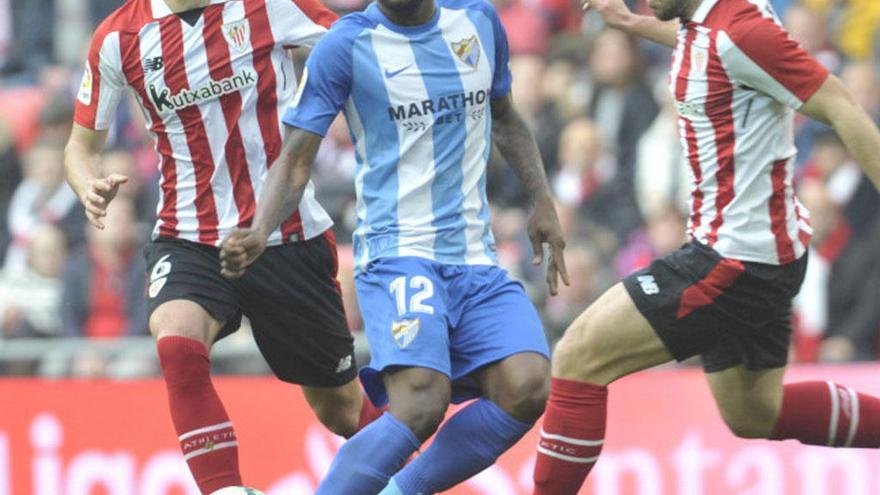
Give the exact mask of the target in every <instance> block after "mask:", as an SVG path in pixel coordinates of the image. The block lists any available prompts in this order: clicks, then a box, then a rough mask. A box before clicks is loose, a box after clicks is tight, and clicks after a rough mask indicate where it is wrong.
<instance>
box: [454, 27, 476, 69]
mask: <svg viewBox="0 0 880 495" xmlns="http://www.w3.org/2000/svg"><path fill="white" fill-rule="evenodd" d="M451 46H452V51H453V52H454V53H455V55H456V56H457V57H458V58H459V60H461V61H462V62H464V63H466V64H468V65H470V66H471V67H473V68H474V69H476V68H477V65H478V64H479V63H480V41H479V40H477V36H476V35H474V36H471V37H470V38H465V39H463V40H461V41H453V42H452V45H451Z"/></svg>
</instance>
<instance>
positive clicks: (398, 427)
mask: <svg viewBox="0 0 880 495" xmlns="http://www.w3.org/2000/svg"><path fill="white" fill-rule="evenodd" d="M420 444H421V442H419V440H418V439H417V438H416V436H415V435H414V434H413V432H412V431H411V430H410V429H409V428H408V427H407V426H406V425H405V424H403V423H401V422H400V421H398V420H397V418H395V417H394V416H392V415H391V413H388V412H386V413H385V414H383V415H382V416H381V417H379V419H377V420H376V421H373V422H372V423H370V424H369V425H367V426H366V427H365V428H364V429H363V430H361V431H359V432H358V433H357V434H356V435H355V436H353V437H351V438H350V439H348V441H347V442H345V444H344V445H343V446H342V448H341V449H339V452H338V453H337V454H336V457H335V458H334V459H333V464H331V465H330V471H329V472H328V473H327V476H326V477H325V478H324V481H322V482H321V485H320V486H318V491H316V492H315V495H341V494H345V495H376V493H378V492H379V491H380V490H381V489H382V487H384V486H385V485H386V484H387V483H388V479H389V478H391V476H392V475H393V474H394V473H396V472H397V470H398V469H400V466H401V465H403V463H404V461H406V459H407V458H409V456H410V455H412V453H413V452H415V451H416V449H418V448H419V445H420Z"/></svg>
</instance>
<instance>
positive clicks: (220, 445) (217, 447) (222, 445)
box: [183, 440, 238, 461]
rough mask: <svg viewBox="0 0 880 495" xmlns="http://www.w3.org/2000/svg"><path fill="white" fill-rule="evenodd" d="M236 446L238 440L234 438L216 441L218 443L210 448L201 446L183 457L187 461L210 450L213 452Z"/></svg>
mask: <svg viewBox="0 0 880 495" xmlns="http://www.w3.org/2000/svg"><path fill="white" fill-rule="evenodd" d="M237 446H238V442H237V441H234V440H233V441H231V442H223V443H218V444H214V445H213V446H212V447H211V448H201V449H198V450H193V451H192V452H189V453H187V454H184V456H183V458H184V459H186V460H187V461H188V460H190V459H192V458H193V457H198V456H200V455H204V454H210V453H211V452H214V451H216V450H221V449H228V448H229V447H237Z"/></svg>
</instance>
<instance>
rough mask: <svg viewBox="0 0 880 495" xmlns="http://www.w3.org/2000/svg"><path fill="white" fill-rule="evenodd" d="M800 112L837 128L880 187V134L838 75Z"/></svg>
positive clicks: (820, 89) (838, 132)
mask: <svg viewBox="0 0 880 495" xmlns="http://www.w3.org/2000/svg"><path fill="white" fill-rule="evenodd" d="M800 111H801V112H803V113H804V114H805V115H808V116H810V117H812V118H814V119H816V120H818V121H820V122H823V123H825V124H828V125H830V126H831V127H833V128H834V130H835V131H837V134H838V135H839V136H840V138H841V139H842V140H843V142H844V143H845V144H846V147H847V148H848V149H849V151H850V153H852V154H853V157H854V158H855V159H856V161H858V162H859V165H861V167H862V169H863V170H864V171H865V173H866V174H867V175H868V177H869V178H870V179H871V181H872V182H873V183H874V185H875V186H876V187H878V188H880V131H878V130H877V126H876V125H875V124H874V121H873V120H871V117H869V116H868V114H866V113H865V111H864V110H863V109H862V108H861V107H860V106H859V105H858V104H857V103H856V102H855V101H854V100H853V99H852V96H851V95H850V93H849V90H847V89H846V87H845V86H844V85H843V83H842V82H841V81H840V79H838V78H837V76H834V75H830V76H828V79H827V80H826V81H825V83H824V84H823V85H822V86H821V87H820V88H819V90H818V91H816V92H815V93H814V94H813V96H812V97H811V98H810V99H809V100H807V101H806V103H804V106H802V107H801V109H800Z"/></svg>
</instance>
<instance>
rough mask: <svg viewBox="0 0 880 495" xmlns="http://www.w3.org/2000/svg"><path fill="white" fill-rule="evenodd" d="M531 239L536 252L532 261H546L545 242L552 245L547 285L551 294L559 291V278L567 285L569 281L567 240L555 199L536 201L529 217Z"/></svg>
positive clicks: (537, 262) (534, 262)
mask: <svg viewBox="0 0 880 495" xmlns="http://www.w3.org/2000/svg"><path fill="white" fill-rule="evenodd" d="M529 239H530V240H531V241H532V250H533V251H534V253H535V256H534V258H532V263H533V264H535V265H540V264H541V263H543V262H544V244H545V243H546V244H549V245H550V258H549V259H548V260H547V286H548V287H549V288H550V295H553V296H555V295H556V294H558V293H559V278H560V277H562V282H563V283H564V284H565V285H569V283H568V271H567V270H566V269H565V257H564V256H563V254H562V251H563V250H565V241H564V240H563V239H562V227H560V226H559V218H558V217H557V216H556V208H555V207H554V206H553V200H551V199H545V200H540V201H538V202H536V203H535V211H533V212H532V216H531V217H530V218H529Z"/></svg>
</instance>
